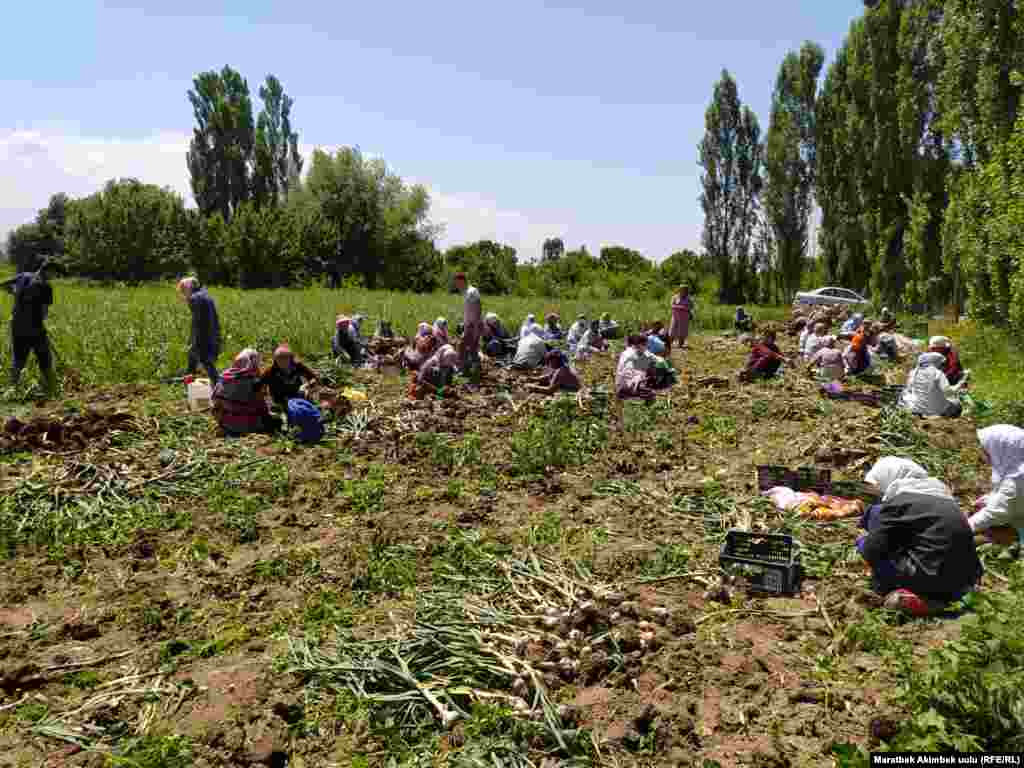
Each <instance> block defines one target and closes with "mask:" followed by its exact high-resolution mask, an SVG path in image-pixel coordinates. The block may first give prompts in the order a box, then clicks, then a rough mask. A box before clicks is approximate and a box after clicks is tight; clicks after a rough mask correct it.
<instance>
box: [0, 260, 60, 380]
mask: <svg viewBox="0 0 1024 768" xmlns="http://www.w3.org/2000/svg"><path fill="white" fill-rule="evenodd" d="M49 269H50V261H49V259H46V258H44V259H43V260H42V261H41V262H40V264H39V267H38V269H37V270H36V271H35V272H19V273H18V274H17V275H15V276H14V277H13V278H11V279H10V280H8V281H6V282H5V283H3V287H4V288H6V289H7V290H8V291H10V292H11V294H12V295H13V296H14V307H13V308H12V310H11V357H12V360H13V364H12V368H11V382H12V383H13V384H14V385H15V386H17V384H18V382H19V381H20V379H21V372H22V371H23V370H24V368H25V366H26V365H27V364H28V357H29V354H30V353H32V354H35V356H36V362H37V363H38V364H39V371H40V373H41V374H42V376H43V380H44V382H45V383H46V387H47V389H48V390H51V391H52V390H53V386H54V379H53V356H52V354H51V352H50V339H49V336H47V334H46V318H47V315H48V314H49V311H50V307H51V306H52V305H53V286H51V285H50V283H49V281H48V280H47V272H48V270H49Z"/></svg>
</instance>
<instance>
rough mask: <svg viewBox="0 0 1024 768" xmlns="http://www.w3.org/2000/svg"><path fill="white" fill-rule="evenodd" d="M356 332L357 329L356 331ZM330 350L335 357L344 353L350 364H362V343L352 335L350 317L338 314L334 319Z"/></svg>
mask: <svg viewBox="0 0 1024 768" xmlns="http://www.w3.org/2000/svg"><path fill="white" fill-rule="evenodd" d="M357 333H358V331H357ZM331 351H332V352H334V356H335V357H341V356H342V355H346V356H347V357H348V359H349V361H350V362H351V363H352V365H362V364H363V362H364V361H365V359H366V358H365V357H364V356H363V348H362V345H360V344H357V343H356V340H355V338H353V335H352V318H351V317H347V316H345V315H338V319H337V320H335V321H334V338H333V339H331Z"/></svg>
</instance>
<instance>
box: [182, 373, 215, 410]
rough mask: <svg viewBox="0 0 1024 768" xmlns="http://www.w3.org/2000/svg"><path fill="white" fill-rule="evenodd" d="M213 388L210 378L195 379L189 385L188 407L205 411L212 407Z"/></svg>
mask: <svg viewBox="0 0 1024 768" xmlns="http://www.w3.org/2000/svg"><path fill="white" fill-rule="evenodd" d="M212 397H213V390H212V389H211V388H210V380H209V379H193V381H192V382H191V383H190V384H189V385H188V407H189V409H190V410H193V411H203V410H206V409H207V408H209V407H210V399H211V398H212Z"/></svg>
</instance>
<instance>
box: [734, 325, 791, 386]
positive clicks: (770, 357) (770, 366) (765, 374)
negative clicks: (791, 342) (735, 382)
mask: <svg viewBox="0 0 1024 768" xmlns="http://www.w3.org/2000/svg"><path fill="white" fill-rule="evenodd" d="M784 360H785V358H784V357H783V356H782V352H781V351H780V350H779V347H778V345H777V344H776V343H775V331H773V330H771V329H769V330H766V331H765V332H764V336H763V337H762V338H761V340H760V341H759V342H757V343H755V344H754V345H753V346H752V347H751V348H750V358H749V359H748V360H747V367H746V368H744V369H743V370H742V371H740V381H754V380H755V379H770V378H771V377H772V376H774V375H775V374H776V373H778V372H779V367H780V366H781V365H782V363H783V361H784Z"/></svg>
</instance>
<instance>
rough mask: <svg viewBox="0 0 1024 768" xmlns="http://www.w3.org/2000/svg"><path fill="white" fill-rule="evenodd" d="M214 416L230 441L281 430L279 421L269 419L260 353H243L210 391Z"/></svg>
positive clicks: (239, 354) (244, 351)
mask: <svg viewBox="0 0 1024 768" xmlns="http://www.w3.org/2000/svg"><path fill="white" fill-rule="evenodd" d="M213 416H214V418H215V419H217V423H218V424H220V427H221V429H223V430H224V434H225V435H228V436H229V437H238V436H239V435H246V434H251V433H253V432H264V433H268V434H273V433H275V432H277V431H278V430H280V429H281V420H280V419H279V418H277V417H275V416H271V415H270V408H269V407H268V406H267V398H266V388H265V387H264V386H263V380H262V378H261V377H260V353H259V352H257V351H256V350H255V349H243V350H242V351H241V352H239V353H238V356H237V357H235V361H234V363H232V365H231V367H230V368H228V369H227V370H226V371H224V374H223V375H222V376H221V379H220V381H218V382H217V385H216V386H215V387H214V388H213Z"/></svg>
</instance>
